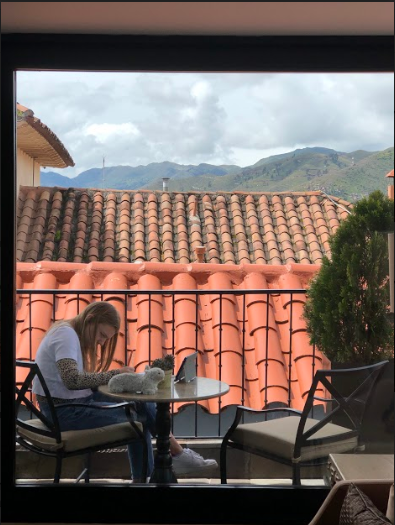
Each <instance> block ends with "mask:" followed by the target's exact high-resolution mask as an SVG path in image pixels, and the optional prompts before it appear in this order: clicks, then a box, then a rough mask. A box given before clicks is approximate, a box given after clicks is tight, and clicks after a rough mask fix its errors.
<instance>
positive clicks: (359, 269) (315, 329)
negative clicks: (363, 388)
mask: <svg viewBox="0 0 395 525" xmlns="http://www.w3.org/2000/svg"><path fill="white" fill-rule="evenodd" d="M393 229H394V201H393V200H392V199H389V198H388V197H386V196H385V195H384V194H383V193H382V192H381V191H375V192H373V193H371V194H370V195H369V196H368V197H366V198H364V199H362V200H360V201H359V202H357V203H356V204H355V206H354V208H353V210H352V212H351V214H350V215H349V216H348V217H347V219H346V220H344V221H343V222H342V223H341V225H340V226H339V228H338V230H337V231H336V233H335V234H334V235H333V236H332V237H331V239H330V241H329V243H330V247H331V258H330V259H328V258H327V257H324V258H323V261H322V267H321V268H320V271H319V272H318V273H317V275H316V276H315V278H313V280H312V282H311V285H310V287H309V289H308V291H307V302H306V305H305V310H304V316H305V319H306V323H307V333H308V334H309V336H310V343H311V344H315V345H316V346H317V348H318V349H319V350H321V351H322V352H323V353H324V354H325V355H326V356H327V357H328V359H329V360H330V361H333V362H338V363H345V362H350V363H353V364H355V365H368V364H372V363H375V362H377V361H380V360H383V359H387V358H389V357H393V348H394V342H393V337H394V333H393V324H392V322H391V321H390V318H389V315H388V311H389V310H388V305H389V282H388V232H389V231H393Z"/></svg>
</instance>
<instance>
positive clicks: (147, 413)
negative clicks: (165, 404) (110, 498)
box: [33, 301, 218, 483]
mask: <svg viewBox="0 0 395 525" xmlns="http://www.w3.org/2000/svg"><path fill="white" fill-rule="evenodd" d="M119 328H120V317H119V314H118V312H117V310H116V308H115V307H114V306H113V305H112V304H110V303H108V302H106V301H99V302H94V303H91V304H89V305H88V306H87V307H86V308H85V309H84V310H83V312H82V313H80V314H79V315H77V316H75V317H73V318H72V319H68V320H65V321H58V322H57V323H55V324H54V325H53V326H52V327H51V328H50V329H49V330H48V331H47V333H46V334H45V336H44V338H43V339H42V341H41V343H40V346H39V348H38V350H37V354H36V363H37V364H38V366H39V368H40V370H41V372H42V374H43V376H44V379H45V381H46V383H47V385H48V388H49V391H50V394H51V396H52V398H53V401H54V404H55V406H56V405H59V404H62V403H85V404H87V405H89V406H87V407H65V408H62V407H58V408H57V416H58V419H59V425H60V430H61V432H64V431H67V430H85V429H92V428H99V427H105V426H107V425H113V424H116V423H122V422H125V421H127V417H126V414H125V411H124V409H123V408H122V407H120V408H119V409H114V410H111V411H109V412H106V411H101V410H94V409H91V408H90V406H94V405H106V404H107V405H112V404H115V402H114V401H113V400H111V399H110V398H109V397H107V396H105V395H104V394H102V393H101V392H98V391H97V390H95V389H96V388H97V387H98V386H100V385H106V384H107V383H108V382H109V380H110V379H111V378H112V377H113V376H114V375H116V374H121V373H123V372H134V369H133V368H132V367H128V366H124V367H122V368H119V369H116V370H109V367H110V365H111V363H112V359H113V356H114V352H115V347H116V343H117V339H118V332H119ZM98 350H99V352H98ZM33 393H35V394H36V396H37V401H38V403H39V406H40V409H41V410H42V412H43V413H44V414H45V416H47V417H48V418H49V419H51V414H50V411H49V407H48V404H47V402H46V401H45V398H44V391H43V389H42V386H41V384H40V382H39V380H38V379H37V377H36V378H35V380H34V382H33ZM134 405H135V410H134V416H135V419H136V421H139V422H141V423H142V425H143V433H144V436H145V439H146V442H147V447H148V476H150V475H151V473H152V470H153V465H154V461H153V449H152V436H155V435H156V430H155V417H156V405H155V403H144V402H136V403H135V404H134ZM103 412H104V413H103ZM132 413H133V412H132ZM170 453H171V455H172V461H173V470H174V472H175V474H176V475H177V474H178V475H180V474H183V475H185V474H192V475H195V474H196V473H197V472H201V471H202V470H205V469H212V468H213V467H217V466H218V465H217V462H216V461H215V460H213V459H204V458H203V457H202V456H200V454H197V453H196V452H195V451H193V450H191V449H190V448H183V447H182V446H181V445H180V444H179V443H178V441H177V440H176V439H175V437H174V436H173V435H172V434H171V435H170ZM142 454H143V447H142V444H141V443H139V442H135V443H131V444H129V445H128V457H129V462H130V466H131V473H132V479H133V483H141V482H145V481H146V480H142V466H143V461H142Z"/></svg>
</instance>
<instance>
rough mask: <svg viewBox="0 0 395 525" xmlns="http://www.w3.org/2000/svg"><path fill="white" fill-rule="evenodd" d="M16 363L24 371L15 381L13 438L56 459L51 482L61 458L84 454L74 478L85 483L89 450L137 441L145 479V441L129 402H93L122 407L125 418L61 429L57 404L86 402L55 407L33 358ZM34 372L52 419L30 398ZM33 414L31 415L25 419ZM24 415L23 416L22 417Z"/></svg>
mask: <svg viewBox="0 0 395 525" xmlns="http://www.w3.org/2000/svg"><path fill="white" fill-rule="evenodd" d="M16 366H17V367H22V368H25V369H27V375H26V378H25V379H24V381H23V382H22V383H21V384H16V441H17V442H18V443H19V444H20V445H21V446H22V447H24V448H26V449H28V450H30V451H32V452H35V453H36V454H40V455H43V456H49V457H53V458H55V459H56V466H55V474H54V483H59V481H60V477H61V472H62V461H63V459H64V458H68V457H71V456H77V455H85V468H84V469H83V471H82V472H81V474H80V475H79V476H78V477H77V478H76V482H79V481H80V480H81V479H84V480H85V483H89V467H90V457H91V453H92V452H95V451H98V450H105V449H111V448H115V447H120V446H124V445H128V444H129V443H132V442H135V441H140V442H141V443H142V445H143V473H142V474H143V480H146V479H147V466H148V455H147V443H146V441H145V438H144V435H143V432H142V424H141V423H139V422H135V421H133V420H132V416H131V412H130V408H131V407H130V403H128V402H123V403H117V404H114V405H103V406H97V407H95V408H97V410H114V409H116V408H120V407H123V408H124V409H125V413H126V416H127V419H128V422H125V423H118V424H115V425H109V426H106V427H101V428H100V429H99V430H98V429H90V430H70V431H66V432H61V431H60V427H59V421H58V418H57V415H56V408H57V407H59V406H63V407H65V406H75V407H83V406H86V405H84V404H83V403H74V404H71V403H65V404H62V405H57V406H56V407H55V405H54V402H53V399H52V397H51V394H50V392H49V389H48V386H47V384H46V382H45V379H44V377H43V375H42V373H41V371H40V369H39V367H38V365H37V364H36V363H35V362H34V361H24V360H17V361H16ZM35 376H37V378H38V380H39V381H40V383H41V385H42V387H43V390H44V392H45V398H46V402H47V403H48V406H49V409H50V412H51V417H52V421H50V420H49V419H48V418H47V417H45V415H44V414H43V413H42V412H41V411H40V410H39V409H38V408H37V406H36V405H35V403H34V402H33V399H32V396H33V394H32V392H31V384H32V381H33V379H34V377H35ZM31 414H34V415H35V416H36V418H35V419H28V417H29V415H31ZM23 416H24V417H23Z"/></svg>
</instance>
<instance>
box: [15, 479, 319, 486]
mask: <svg viewBox="0 0 395 525" xmlns="http://www.w3.org/2000/svg"><path fill="white" fill-rule="evenodd" d="M74 482H75V480H74V479H67V478H65V479H62V480H61V483H73V484H74ZM32 483H37V484H39V483H52V480H51V479H20V480H17V484H23V485H26V484H32ZM80 483H81V484H83V481H81V482H80ZM90 483H91V484H99V483H113V484H128V485H131V484H132V483H131V481H130V480H129V479H114V478H101V479H92V480H91V482H90ZM178 483H179V484H183V485H220V484H221V480H220V479H219V478H196V479H195V478H182V479H179V480H178ZM228 484H229V485H236V484H237V485H253V486H257V485H262V486H265V485H266V486H269V485H291V479H229V480H228ZM302 485H303V486H325V481H324V480H323V479H304V480H302Z"/></svg>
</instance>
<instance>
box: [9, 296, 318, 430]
mask: <svg viewBox="0 0 395 525" xmlns="http://www.w3.org/2000/svg"><path fill="white" fill-rule="evenodd" d="M16 294H17V295H19V296H25V298H26V296H28V300H27V306H28V319H29V323H28V326H29V331H30V338H29V341H30V342H29V353H28V355H25V354H24V355H23V356H21V353H20V352H19V350H18V349H17V357H18V358H21V357H22V358H26V359H34V355H33V350H32V304H34V301H33V298H32V297H33V296H34V295H50V296H52V299H51V301H49V302H52V321H54V320H56V318H57V316H56V312H57V308H58V305H59V302H60V300H61V296H65V295H72V296H73V299H75V300H76V301H77V314H78V313H80V304H82V302H84V299H81V296H86V295H91V296H92V298H95V299H94V300H101V301H104V300H109V299H110V298H112V299H113V300H116V301H120V302H123V310H124V327H125V337H124V342H125V343H124V358H123V364H125V363H128V362H130V361H129V359H130V357H131V350H129V349H128V329H129V327H128V298H130V297H133V296H147V300H148V325H147V329H148V362H149V363H150V362H151V361H152V330H153V325H152V315H151V314H152V308H151V307H152V301H153V300H154V298H155V297H156V296H162V297H172V300H171V312H172V314H171V321H170V323H171V348H172V352H173V354H174V352H175V332H176V319H175V316H176V313H175V310H176V299H179V298H180V296H189V297H194V302H195V323H194V324H195V350H198V339H199V338H198V336H199V330H201V324H202V323H201V321H200V317H199V298H201V297H202V296H204V295H210V296H211V297H212V298H213V299H212V302H213V301H214V300H219V326H218V336H219V341H218V353H219V359H218V375H217V378H218V379H219V380H220V381H221V380H222V354H223V301H224V296H235V297H236V296H238V297H242V317H241V328H240V326H239V330H240V331H241V344H242V348H241V350H242V353H241V399H240V403H239V404H240V405H243V406H244V405H245V403H246V399H245V386H246V374H245V370H246V364H245V363H246V356H245V353H246V348H245V345H246V332H247V330H246V326H247V322H248V321H247V317H246V312H247V304H246V301H247V297H248V296H252V295H258V294H259V295H264V296H266V300H265V301H264V302H266V305H267V307H266V319H265V323H264V324H265V337H266V356H265V372H264V373H265V385H267V384H268V383H267V381H268V376H269V366H270V362H269V361H270V359H269V358H270V347H269V330H270V327H269V306H270V305H271V306H272V307H273V303H270V301H271V300H272V299H271V298H272V296H279V295H288V296H289V300H287V303H286V304H287V305H288V304H289V305H290V308H289V319H288V323H289V328H288V330H289V355H288V356H286V355H284V366H285V367H288V373H287V378H288V403H287V405H286V406H289V407H290V406H291V401H292V394H291V378H292V366H293V337H292V335H293V315H294V309H293V305H294V302H295V301H296V300H297V299H295V296H300V295H303V296H304V295H305V294H306V290H305V289H292V290H286V289H270V290H267V289H262V290H255V289H254V290H130V289H128V290H108V289H106V290H104V291H103V290H97V289H89V290H86V289H85V290H77V289H75V290H59V289H51V290H48V289H47V290H38V289H17V290H16ZM69 300H70V299H69ZM19 301H21V299H19ZM298 302H300V299H299V301H298ZM85 303H86V300H85ZM236 305H237V300H236ZM283 308H284V309H285V306H284V305H283ZM17 309H18V304H17ZM81 311H82V310H81ZM238 319H239V318H238ZM213 330H214V328H213ZM312 357H313V359H312V370H311V380H312V381H313V378H314V374H315V371H316V370H315V368H316V359H315V357H316V349H315V347H314V346H313V347H312ZM286 358H287V359H288V362H286ZM198 375H199V370H198ZM217 402H218V414H215V415H212V416H210V418H211V423H210V424H209V425H207V418H208V415H207V414H204V413H203V412H202V410H201V408H200V413H199V408H198V404H199V402H195V404H194V425H193V430H192V432H189V433H188V432H187V433H186V432H185V424H183V425H181V426H180V427H179V430H178V432H175V431H174V425H176V426H177V420H181V419H182V417H180V415H179V414H178V413H174V410H173V423H172V424H173V432H174V433H175V434H176V435H177V436H178V437H195V438H197V437H200V438H206V437H222V436H223V435H224V433H225V432H226V430H227V428H228V427H229V425H230V423H231V421H233V415H234V412H235V408H236V405H234V406H233V410H230V408H231V407H229V409H228V407H227V408H226V410H221V409H222V399H221V397H219V398H218V400H217ZM268 404H269V403H268V398H267V388H265V401H264V403H263V406H262V408H267V406H268ZM225 412H229V413H228V416H227V417H224V414H225ZM190 416H191V413H190V411H189V412H188V417H184V419H188V418H189V419H190ZM204 419H205V420H206V424H205V426H206V429H205V430H203V431H199V426H201V422H202V421H203V420H204ZM224 419H225V420H224ZM207 426H208V427H209V428H210V431H207ZM214 428H216V430H215V431H213V429H214ZM183 429H184V430H183ZM184 434H185V436H184Z"/></svg>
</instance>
